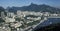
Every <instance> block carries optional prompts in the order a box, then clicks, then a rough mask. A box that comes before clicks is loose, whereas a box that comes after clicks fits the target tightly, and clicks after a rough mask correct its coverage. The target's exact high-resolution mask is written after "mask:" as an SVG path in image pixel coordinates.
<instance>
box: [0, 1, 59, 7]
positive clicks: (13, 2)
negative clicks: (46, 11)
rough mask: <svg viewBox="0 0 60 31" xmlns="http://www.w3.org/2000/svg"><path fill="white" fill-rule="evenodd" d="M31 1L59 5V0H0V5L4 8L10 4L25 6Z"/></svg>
mask: <svg viewBox="0 0 60 31" xmlns="http://www.w3.org/2000/svg"><path fill="white" fill-rule="evenodd" d="M31 2H32V3H34V4H47V5H51V6H57V7H60V0H0V6H3V7H4V8H6V7H8V6H10V7H12V6H18V7H21V6H27V5H30V4H31Z"/></svg>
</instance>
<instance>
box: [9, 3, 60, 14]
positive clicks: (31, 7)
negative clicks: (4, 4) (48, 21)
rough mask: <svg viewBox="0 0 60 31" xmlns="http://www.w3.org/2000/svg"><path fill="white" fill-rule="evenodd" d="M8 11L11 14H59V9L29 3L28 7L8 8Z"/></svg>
mask: <svg viewBox="0 0 60 31" xmlns="http://www.w3.org/2000/svg"><path fill="white" fill-rule="evenodd" d="M8 10H9V11H11V12H16V11H17V10H22V11H36V12H39V11H41V12H51V13H59V12H60V9H58V8H55V7H51V6H49V5H45V4H42V5H37V4H33V3H31V4H30V5H29V6H23V7H10V8H8Z"/></svg>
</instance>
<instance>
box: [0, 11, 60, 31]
mask: <svg viewBox="0 0 60 31" xmlns="http://www.w3.org/2000/svg"><path fill="white" fill-rule="evenodd" d="M6 13H7V15H5V14H4V12H3V11H2V12H1V17H0V18H1V19H2V20H4V21H5V22H2V23H0V31H32V30H33V29H34V28H35V27H36V26H38V25H39V24H40V23H42V22H44V21H45V20H47V19H48V18H60V17H59V16H60V14H56V13H54V14H51V13H49V12H34V11H31V12H30V11H21V10H18V11H17V12H16V14H14V13H13V12H8V11H6ZM50 24H52V22H50Z"/></svg>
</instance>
